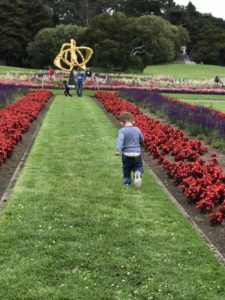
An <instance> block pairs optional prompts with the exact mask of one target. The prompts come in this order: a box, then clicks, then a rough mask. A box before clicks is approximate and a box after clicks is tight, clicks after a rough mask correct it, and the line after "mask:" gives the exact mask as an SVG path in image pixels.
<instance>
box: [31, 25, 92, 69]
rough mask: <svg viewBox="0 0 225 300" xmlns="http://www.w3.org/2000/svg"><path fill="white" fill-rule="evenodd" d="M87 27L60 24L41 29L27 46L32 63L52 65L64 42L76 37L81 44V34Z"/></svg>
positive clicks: (36, 65)
mask: <svg viewBox="0 0 225 300" xmlns="http://www.w3.org/2000/svg"><path fill="white" fill-rule="evenodd" d="M85 30H86V29H85V28H82V27H79V26H77V25H72V24H70V25H63V24H60V25H58V26H56V27H55V28H44V29H42V30H40V31H39V32H38V33H37V34H36V36H35V38H34V41H32V42H30V43H29V45H28V47H27V52H28V54H29V59H30V61H31V65H32V66H33V67H36V68H43V67H47V66H48V65H52V64H53V61H54V59H55V57H56V55H57V54H58V53H59V51H60V49H61V46H62V44H63V43H69V42H70V39H72V38H73V39H75V40H76V41H77V42H78V46H79V45H80V36H81V34H82V33H83V32H84V31H85Z"/></svg>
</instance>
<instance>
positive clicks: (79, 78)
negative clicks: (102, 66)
mask: <svg viewBox="0 0 225 300" xmlns="http://www.w3.org/2000/svg"><path fill="white" fill-rule="evenodd" d="M85 80H86V74H85V72H82V70H81V69H79V70H78V73H77V80H76V84H77V96H78V97H82V93H83V82H84V81H85Z"/></svg>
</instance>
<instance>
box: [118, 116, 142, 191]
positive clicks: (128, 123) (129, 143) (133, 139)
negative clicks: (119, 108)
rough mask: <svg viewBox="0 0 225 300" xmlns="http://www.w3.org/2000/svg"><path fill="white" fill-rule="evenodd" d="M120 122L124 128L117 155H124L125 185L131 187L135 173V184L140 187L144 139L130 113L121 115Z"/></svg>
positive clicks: (120, 134) (120, 135)
mask: <svg viewBox="0 0 225 300" xmlns="http://www.w3.org/2000/svg"><path fill="white" fill-rule="evenodd" d="M119 121H120V124H121V125H122V126H123V127H122V128H120V129H119V134H118V139H117V147H116V152H115V155H116V156H118V155H120V154H122V164H123V180H124V185H125V186H126V187H129V186H130V184H131V172H132V171H133V172H134V184H135V186H137V187H140V186H141V182H142V174H143V162H142V157H141V146H142V145H143V144H144V137H143V135H142V133H141V130H140V129H139V128H138V127H136V126H134V117H133V115H132V114H131V113H130V112H123V113H121V115H120V117H119Z"/></svg>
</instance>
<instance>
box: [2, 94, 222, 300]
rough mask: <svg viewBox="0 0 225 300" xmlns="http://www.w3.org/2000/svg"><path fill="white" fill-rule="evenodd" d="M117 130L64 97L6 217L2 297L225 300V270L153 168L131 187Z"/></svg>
mask: <svg viewBox="0 0 225 300" xmlns="http://www.w3.org/2000/svg"><path fill="white" fill-rule="evenodd" d="M116 137H117V129H116V128H114V126H113V125H112V124H111V123H110V122H109V121H108V119H107V117H106V116H105V115H104V114H103V113H102V111H101V110H100V109H99V107H98V106H97V105H96V104H95V103H94V102H93V100H91V98H89V97H87V96H86V97H83V98H82V99H78V98H76V97H73V98H72V99H71V98H64V97H62V96H57V97H56V99H55V101H54V102H53V104H52V106H51V108H50V111H49V112H48V115H47V117H46V119H45V122H44V124H43V126H42V128H41V130H40V132H39V135H38V137H37V139H36V142H35V144H34V146H33V148H32V152H31V154H30V156H29V158H28V160H27V162H26V164H25V167H24V169H23V171H22V173H21V175H20V178H19V180H18V181H17V184H16V186H15V188H14V191H13V193H12V195H11V198H10V201H9V203H8V205H7V207H6V208H5V210H4V213H3V215H2V216H1V218H0V241H1V242H0V295H1V297H0V298H1V299H3V300H5V299H7V300H8V299H10V300H11V299H12V300H14V299H38V300H39V299H43V300H46V299H74V300H88V299H90V300H101V299H102V300H114V299H120V300H128V299H132V300H136V299H137V300H139V299H140V300H142V299H143V300H147V299H162V300H167V299H188V300H191V299H193V300H194V299H198V300H201V299H214V300H216V299H221V300H222V299H224V297H225V287H224V281H225V270H224V268H223V266H221V265H220V264H219V262H218V260H217V258H215V257H214V256H213V255H212V253H211V252H210V250H209V249H208V247H207V246H206V245H205V244H204V242H203V241H202V240H201V239H200V238H199V237H198V236H197V234H196V233H195V231H194V230H193V229H192V227H191V226H190V224H189V223H188V222H187V221H186V220H185V219H184V218H183V217H182V216H181V214H180V213H179V211H178V210H177V208H176V207H175V206H174V204H172V203H171V202H170V200H169V199H168V197H167V196H166V195H165V194H164V193H163V192H162V191H161V189H160V187H159V186H158V185H157V184H156V183H155V182H154V179H153V178H152V177H151V176H150V174H149V173H148V171H147V170H146V171H145V174H144V180H143V187H142V188H141V189H140V190H136V189H135V188H130V189H129V190H127V189H124V187H123V186H122V184H121V162H120V159H118V158H117V157H114V156H112V153H113V151H114V147H115V142H116Z"/></svg>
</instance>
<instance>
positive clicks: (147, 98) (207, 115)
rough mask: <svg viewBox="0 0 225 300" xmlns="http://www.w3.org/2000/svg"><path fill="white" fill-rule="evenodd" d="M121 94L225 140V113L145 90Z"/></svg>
mask: <svg viewBox="0 0 225 300" xmlns="http://www.w3.org/2000/svg"><path fill="white" fill-rule="evenodd" d="M120 93H121V94H122V95H124V96H125V97H129V98H131V99H133V100H134V101H135V102H136V103H137V104H138V103H139V104H140V103H144V104H145V105H147V106H151V107H153V108H154V109H156V110H161V111H164V112H165V113H166V114H167V115H168V116H169V117H170V118H172V119H175V120H177V121H182V122H184V123H187V124H194V125H198V126H201V127H202V128H203V129H204V130H206V131H209V130H210V131H217V132H218V134H219V136H220V137H221V138H223V139H224V138H225V113H222V112H219V111H216V110H213V109H210V108H207V107H203V106H197V105H192V104H187V103H183V102H180V101H178V100H175V99H172V98H170V97H167V96H162V95H160V94H159V93H157V92H151V91H147V90H143V89H142V90H140V89H130V90H128V89H120Z"/></svg>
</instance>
